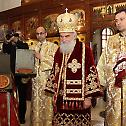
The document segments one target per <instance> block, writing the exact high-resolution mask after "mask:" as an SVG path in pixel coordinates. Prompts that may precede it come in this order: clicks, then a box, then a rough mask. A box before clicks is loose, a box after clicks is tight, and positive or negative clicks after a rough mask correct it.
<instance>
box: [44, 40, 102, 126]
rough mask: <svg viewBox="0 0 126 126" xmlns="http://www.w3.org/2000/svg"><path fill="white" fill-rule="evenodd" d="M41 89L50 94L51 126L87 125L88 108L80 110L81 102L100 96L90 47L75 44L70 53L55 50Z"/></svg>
mask: <svg viewBox="0 0 126 126" xmlns="http://www.w3.org/2000/svg"><path fill="white" fill-rule="evenodd" d="M45 90H46V91H47V92H52V93H54V96H53V108H54V117H53V126H61V125H64V126H68V125H70V126H82V125H83V126H90V119H91V115H90V108H88V109H84V104H83V101H84V99H85V98H86V97H94V96H99V95H100V86H99V81H98V76H97V71H96V68H95V65H94V60H93V56H92V52H91V50H90V48H89V47H87V46H85V44H84V43H81V42H78V41H77V43H76V45H75V47H74V50H73V52H72V53H71V54H68V55H65V54H62V53H61V52H60V50H57V52H56V54H55V57H54V66H53V71H52V73H51V75H50V78H49V80H48V82H47V86H46V89H45Z"/></svg>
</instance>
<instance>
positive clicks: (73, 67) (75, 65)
mask: <svg viewBox="0 0 126 126" xmlns="http://www.w3.org/2000/svg"><path fill="white" fill-rule="evenodd" d="M68 68H71V71H72V72H73V73H76V72H77V69H80V68H81V64H80V63H78V62H77V59H73V60H72V62H71V63H68Z"/></svg>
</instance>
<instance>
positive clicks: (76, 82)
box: [63, 80, 84, 101]
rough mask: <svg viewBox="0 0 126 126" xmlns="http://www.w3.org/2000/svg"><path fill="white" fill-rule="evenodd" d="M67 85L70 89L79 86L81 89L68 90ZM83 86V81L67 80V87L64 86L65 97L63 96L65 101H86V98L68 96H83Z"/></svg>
mask: <svg viewBox="0 0 126 126" xmlns="http://www.w3.org/2000/svg"><path fill="white" fill-rule="evenodd" d="M67 85H69V87H71V86H75V85H76V86H79V87H80V88H78V89H72V88H71V89H68V88H67ZM82 88H83V86H82V80H65V86H64V95H63V99H64V100H79V101H81V100H84V97H83V96H82V97H69V96H68V94H73V95H76V94H78V95H82V91H83V89H82Z"/></svg>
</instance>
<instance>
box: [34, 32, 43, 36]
mask: <svg viewBox="0 0 126 126" xmlns="http://www.w3.org/2000/svg"><path fill="white" fill-rule="evenodd" d="M44 34H45V32H40V33H36V35H44Z"/></svg>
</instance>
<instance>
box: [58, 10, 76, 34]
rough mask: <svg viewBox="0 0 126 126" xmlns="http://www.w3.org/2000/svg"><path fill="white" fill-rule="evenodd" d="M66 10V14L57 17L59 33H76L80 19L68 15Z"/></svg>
mask: <svg viewBox="0 0 126 126" xmlns="http://www.w3.org/2000/svg"><path fill="white" fill-rule="evenodd" d="M67 10H68V9H67V8H66V13H63V14H60V15H59V16H58V17H57V26H58V28H59V32H75V31H76V29H77V22H78V18H77V16H76V15H74V14H71V13H68V12H67Z"/></svg>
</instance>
